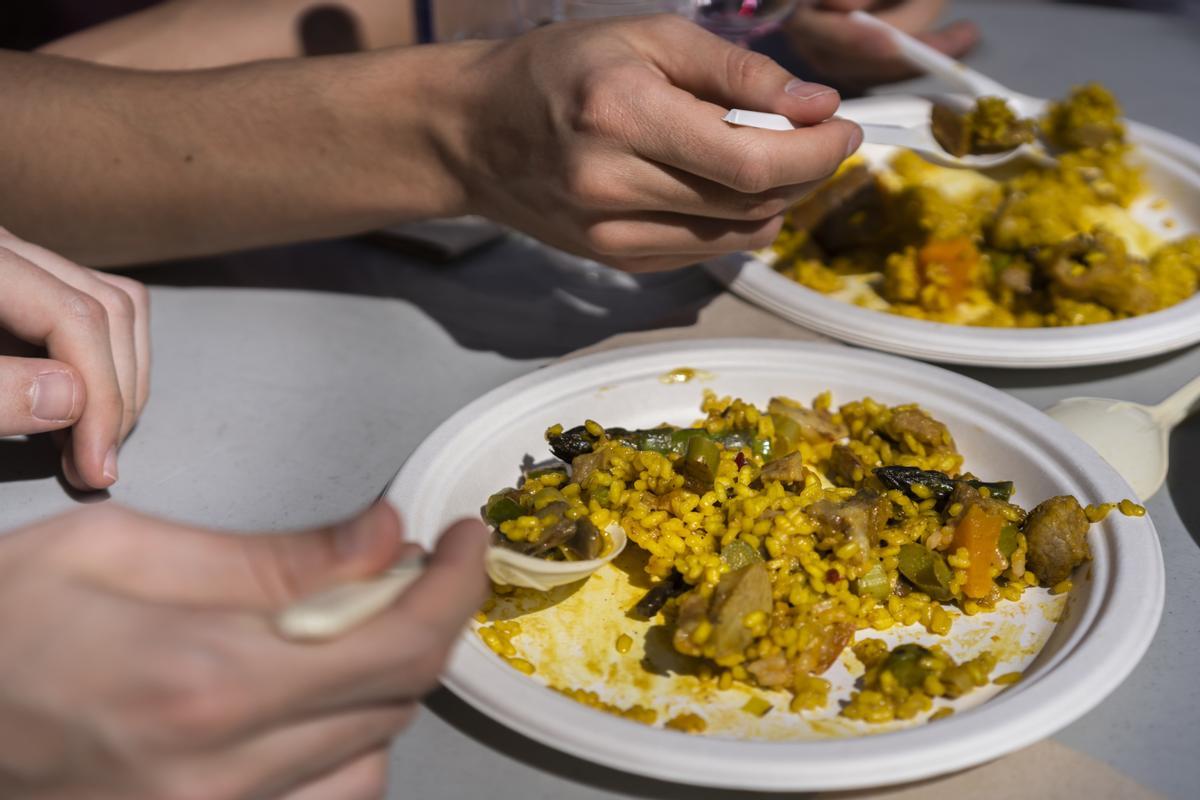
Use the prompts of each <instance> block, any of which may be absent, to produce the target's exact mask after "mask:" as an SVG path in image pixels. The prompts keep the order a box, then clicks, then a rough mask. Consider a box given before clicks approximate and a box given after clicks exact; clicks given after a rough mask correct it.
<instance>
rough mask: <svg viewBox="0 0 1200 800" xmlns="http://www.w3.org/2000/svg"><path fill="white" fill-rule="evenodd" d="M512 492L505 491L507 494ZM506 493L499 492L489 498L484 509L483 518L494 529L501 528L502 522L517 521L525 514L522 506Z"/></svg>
mask: <svg viewBox="0 0 1200 800" xmlns="http://www.w3.org/2000/svg"><path fill="white" fill-rule="evenodd" d="M507 491H510V490H505V492H507ZM505 492H497V493H496V494H494V495H492V496H491V497H489V498H488V501H487V505H485V506H484V509H483V518H484V519H485V520H487V522H488V524H489V525H491V526H492V527H494V528H498V527H500V523H501V522H507V521H508V520H510V519H516V518H517V517H519V516H521V515H522V514H524V513H525V511H524V509H522V508H521V504H520V503H518V502H517V501H516V500H514V499H513V498H511V497H509V496H508V495H507V494H506V493H505Z"/></svg>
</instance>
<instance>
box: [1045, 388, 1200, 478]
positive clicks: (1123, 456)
mask: <svg viewBox="0 0 1200 800" xmlns="http://www.w3.org/2000/svg"><path fill="white" fill-rule="evenodd" d="M1197 399H1200V378H1195V379H1193V380H1192V381H1191V382H1190V383H1188V384H1187V385H1186V386H1184V387H1183V388H1182V389H1180V390H1179V391H1177V392H1175V394H1173V395H1171V396H1170V397H1168V398H1167V399H1166V400H1164V401H1163V402H1161V403H1159V404H1158V405H1156V406H1144V405H1140V404H1138V403H1129V402H1126V401H1124V400H1108V399H1105V398H1103V397H1070V398H1067V399H1066V400H1063V401H1062V402H1059V403H1056V404H1055V405H1053V406H1051V407H1050V408H1048V409H1046V413H1047V414H1049V415H1050V416H1051V417H1053V418H1054V419H1056V420H1058V421H1059V422H1061V423H1062V424H1063V425H1066V426H1067V427H1068V428H1070V429H1071V430H1072V431H1074V432H1075V433H1077V434H1078V435H1079V437H1080V438H1081V439H1083V440H1084V441H1085V442H1087V443H1088V444H1090V445H1091V446H1092V447H1093V448H1095V450H1096V452H1097V453H1099V454H1100V455H1102V456H1103V457H1104V460H1105V461H1107V462H1108V463H1109V464H1111V465H1112V466H1113V468H1114V469H1116V471H1117V472H1119V473H1121V477H1123V478H1124V479H1125V480H1126V481H1128V482H1129V485H1130V486H1132V487H1133V491H1134V492H1135V493H1137V496H1138V498H1139V499H1142V500H1145V499H1146V498H1148V497H1150V496H1151V495H1152V494H1154V493H1155V492H1157V491H1158V489H1159V487H1160V486H1162V485H1163V481H1165V480H1166V478H1167V461H1168V454H1169V451H1170V443H1169V439H1170V433H1171V429H1172V428H1174V427H1175V426H1176V425H1178V424H1179V423H1180V422H1182V421H1183V419H1184V418H1185V417H1187V415H1188V413H1189V412H1190V411H1191V410H1192V408H1193V406H1195V405H1196V401H1197Z"/></svg>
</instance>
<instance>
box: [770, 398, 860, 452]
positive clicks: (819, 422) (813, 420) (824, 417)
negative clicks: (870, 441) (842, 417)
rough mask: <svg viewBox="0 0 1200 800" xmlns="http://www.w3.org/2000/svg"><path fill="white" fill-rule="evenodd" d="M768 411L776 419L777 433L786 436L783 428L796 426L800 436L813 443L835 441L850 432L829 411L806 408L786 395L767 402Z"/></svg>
mask: <svg viewBox="0 0 1200 800" xmlns="http://www.w3.org/2000/svg"><path fill="white" fill-rule="evenodd" d="M767 411H768V413H770V414H771V417H772V419H773V420H776V423H777V424H776V426H775V427H776V433H779V434H781V435H785V436H786V431H784V430H781V428H788V429H792V428H794V430H795V433H796V435H797V436H798V437H799V438H801V439H803V440H804V441H806V442H811V443H812V444H820V443H821V442H834V441H837V440H838V439H842V438H845V437H846V436H848V435H849V434H850V431H849V429H847V428H846V426H845V425H842V424H841V423H839V422H834V420H833V418H832V417H831V416H830V415H829V414H828V413H822V412H820V411H814V410H812V409H811V408H805V407H804V406H802V405H800V404H799V403H797V402H796V401H795V400H789V399H787V398H786V397H772V398H771V402H770V403H768V404H767ZM780 421H782V424H780ZM788 438H792V437H788Z"/></svg>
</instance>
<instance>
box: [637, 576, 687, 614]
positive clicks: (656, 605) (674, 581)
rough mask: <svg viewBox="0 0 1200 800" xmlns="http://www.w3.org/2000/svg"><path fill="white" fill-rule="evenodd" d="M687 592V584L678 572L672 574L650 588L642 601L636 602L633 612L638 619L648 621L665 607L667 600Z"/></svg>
mask: <svg viewBox="0 0 1200 800" xmlns="http://www.w3.org/2000/svg"><path fill="white" fill-rule="evenodd" d="M687 590H688V584H687V581H685V580H684V579H683V575H681V574H680V573H679V572H672V573H671V574H670V575H668V576H667V577H665V578H663V580H662V581H660V582H659V583H656V584H654V586H652V587H651V588H650V591H648V592H646V593H645V594H644V595H642V599H641V600H638V602H637V605H636V606H634V607H633V610H634V612H636V613H637V615H638V616H639V617H642V618H643V619H650V618H651V617H653V616H654V615H655V614H657V613H658V612H659V611H661V610H662V607H663V606H664V605H666V603H667V601H668V600H670V599H671V598H672V597H678V596H679V595H681V594H683V593H684V592H686V591H687Z"/></svg>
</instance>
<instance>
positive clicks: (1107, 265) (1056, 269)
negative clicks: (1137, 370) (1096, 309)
mask: <svg viewBox="0 0 1200 800" xmlns="http://www.w3.org/2000/svg"><path fill="white" fill-rule="evenodd" d="M1038 260H1039V261H1040V262H1041V263H1042V264H1043V266H1044V269H1045V272H1046V274H1047V275H1048V276H1049V278H1050V282H1051V284H1052V285H1053V286H1054V288H1055V289H1056V290H1057V291H1058V293H1059V294H1062V295H1064V296H1066V297H1070V298H1073V299H1075V300H1084V301H1089V302H1094V303H1099V304H1100V305H1102V306H1105V307H1106V308H1110V309H1112V310H1113V311H1118V312H1124V313H1128V314H1145V313H1147V312H1150V311H1154V310H1155V309H1157V308H1158V293H1157V292H1156V291H1155V289H1154V279H1153V276H1152V275H1151V273H1150V269H1149V267H1147V266H1146V265H1145V264H1144V263H1142V262H1141V261H1139V260H1137V259H1134V258H1131V257H1130V256H1129V254H1128V253H1127V252H1126V250H1125V243H1124V242H1123V241H1121V239H1120V238H1119V237H1117V236H1114V235H1113V234H1110V233H1108V232H1106V231H1104V230H1097V231H1095V232H1094V233H1091V234H1084V235H1080V236H1076V237H1074V238H1071V239H1068V240H1067V241H1065V242H1063V243H1062V244H1060V245H1058V246H1057V247H1051V248H1048V249H1046V250H1045V251H1044V252H1042V253H1041V254H1039V256H1038Z"/></svg>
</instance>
